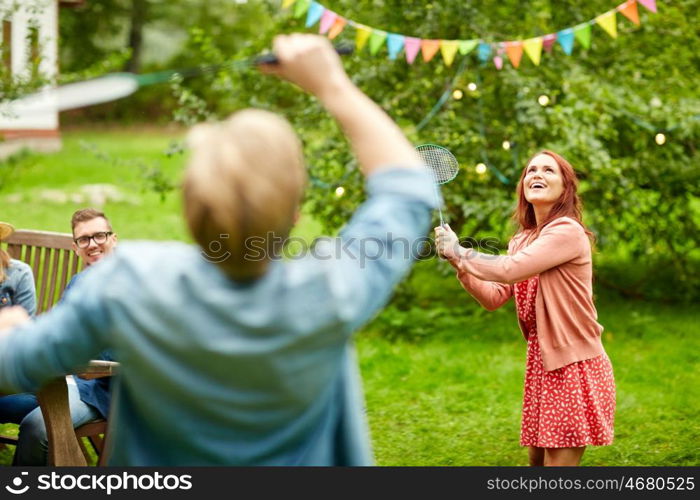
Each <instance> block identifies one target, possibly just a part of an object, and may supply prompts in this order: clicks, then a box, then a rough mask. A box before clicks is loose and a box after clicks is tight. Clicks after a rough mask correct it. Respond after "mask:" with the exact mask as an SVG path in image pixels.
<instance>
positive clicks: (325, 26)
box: [318, 9, 338, 35]
mask: <svg viewBox="0 0 700 500" xmlns="http://www.w3.org/2000/svg"><path fill="white" fill-rule="evenodd" d="M336 19H338V14H336V13H335V12H333V11H332V10H328V9H326V11H325V12H324V13H323V15H322V16H321V25H320V27H319V29H318V32H319V33H321V34H322V35H325V34H326V33H327V32H328V30H330V29H331V27H332V26H333V24H334V23H335V20H336Z"/></svg>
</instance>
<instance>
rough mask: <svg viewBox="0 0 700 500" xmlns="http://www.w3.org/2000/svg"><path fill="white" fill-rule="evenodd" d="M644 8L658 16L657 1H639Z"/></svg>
mask: <svg viewBox="0 0 700 500" xmlns="http://www.w3.org/2000/svg"><path fill="white" fill-rule="evenodd" d="M637 1H638V2H639V3H641V4H642V5H643V6H644V7H646V8H647V9H649V10H650V11H652V12H653V13H655V14H656V0H637Z"/></svg>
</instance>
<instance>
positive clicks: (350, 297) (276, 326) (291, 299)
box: [0, 169, 435, 466]
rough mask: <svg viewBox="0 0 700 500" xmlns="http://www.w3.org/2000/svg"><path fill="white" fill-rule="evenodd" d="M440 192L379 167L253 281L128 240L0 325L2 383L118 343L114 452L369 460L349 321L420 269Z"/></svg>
mask: <svg viewBox="0 0 700 500" xmlns="http://www.w3.org/2000/svg"><path fill="white" fill-rule="evenodd" d="M434 204H435V195H434V191H433V185H432V180H431V177H430V176H429V175H428V174H427V173H426V172H424V171H422V170H418V169H410V170H409V169H391V170H384V171H381V172H378V173H376V174H374V175H373V176H371V178H370V179H369V180H368V199H367V201H366V202H365V203H363V205H362V206H361V207H360V208H359V209H358V211H357V212H356V213H355V215H354V216H353V217H352V219H351V221H350V222H349V223H348V225H347V226H346V227H345V228H344V229H343V230H342V232H341V234H340V236H339V238H338V239H337V240H336V241H330V240H329V241H327V242H326V243H325V244H324V245H322V247H323V248H320V249H318V251H317V252H314V254H312V255H307V256H306V257H304V258H300V259H294V260H291V261H273V262H272V263H271V265H270V267H269V268H268V270H267V272H266V273H265V275H263V276H262V277H261V278H259V279H258V280H256V281H254V282H252V283H238V282H235V281H233V280H231V279H230V278H228V277H227V276H226V275H225V274H224V273H223V272H222V271H221V269H220V268H219V267H218V266H217V265H215V264H212V263H211V262H209V261H207V260H206V259H204V258H203V256H202V254H201V250H200V249H199V248H197V247H194V246H190V245H185V244H181V243H147V242H144V243H133V244H121V245H120V246H119V248H118V249H117V250H116V251H115V252H114V254H113V255H111V256H110V257H108V258H105V259H104V260H102V261H101V262H99V263H97V264H95V266H94V268H93V269H91V271H90V272H89V273H86V275H85V276H84V277H83V278H82V279H81V281H80V283H78V284H77V285H76V286H75V287H74V289H72V290H71V293H69V294H68V295H67V296H66V298H65V300H64V301H63V302H62V303H61V304H60V305H58V306H57V307H55V308H54V309H53V310H52V311H51V312H49V313H48V314H45V315H43V316H41V317H40V318H39V319H37V320H36V321H35V322H34V323H33V324H28V325H23V326H21V327H19V328H17V329H16V330H15V331H13V332H12V333H10V334H9V335H7V336H5V337H4V338H2V339H0V390H2V389H6V388H10V389H11V390H13V391H16V390H20V391H27V390H34V389H36V388H37V387H38V386H39V384H41V382H42V381H45V380H47V379H48V378H50V377H55V376H58V375H60V374H63V373H70V372H71V370H72V369H74V368H75V367H76V366H78V365H80V364H81V363H84V362H85V361H87V360H89V359H90V358H92V357H93V356H95V355H96V354H97V353H99V352H100V351H101V350H103V349H105V348H107V347H110V348H112V349H113V350H114V354H115V356H116V357H117V358H118V359H119V361H120V363H121V364H122V367H123V371H122V374H121V375H119V376H118V377H116V380H114V381H113V384H112V385H113V387H112V405H113V408H112V413H111V415H110V418H111V423H110V433H111V439H110V440H111V442H112V444H113V449H112V452H111V458H110V464H111V465H163V466H167V465H370V464H371V463H372V454H371V449H370V442H369V433H368V430H367V424H366V421H365V415H364V410H363V398H362V391H361V384H360V377H359V373H358V366H357V363H356V360H355V359H354V352H353V349H352V347H351V343H350V339H351V333H352V332H353V331H354V330H356V329H357V328H358V327H359V326H361V325H362V324H363V323H365V322H366V321H367V320H369V319H370V318H371V317H372V316H373V315H374V314H375V313H376V312H377V311H378V310H379V309H380V308H382V307H383V306H384V305H385V304H386V302H387V300H388V299H389V297H390V295H391V292H392V290H393V288H394V286H395V285H396V284H397V283H398V282H399V281H400V279H401V278H402V277H403V276H404V275H405V273H406V272H407V271H408V269H409V267H410V265H411V262H412V259H411V258H410V257H409V256H408V255H406V249H407V248H408V247H410V246H411V245H416V241H417V240H420V239H422V238H424V237H425V233H426V231H427V229H428V226H429V222H430V212H431V208H433V206H434ZM338 250H339V253H337V254H335V255H333V252H337V251H338Z"/></svg>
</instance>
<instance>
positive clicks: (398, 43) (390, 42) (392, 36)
mask: <svg viewBox="0 0 700 500" xmlns="http://www.w3.org/2000/svg"><path fill="white" fill-rule="evenodd" d="M403 42H404V37H403V35H397V34H396V33H389V35H387V37H386V48H387V49H388V50H389V59H396V57H397V56H398V55H399V52H401V49H402V48H403Z"/></svg>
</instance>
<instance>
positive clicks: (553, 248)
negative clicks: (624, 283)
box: [458, 217, 590, 284]
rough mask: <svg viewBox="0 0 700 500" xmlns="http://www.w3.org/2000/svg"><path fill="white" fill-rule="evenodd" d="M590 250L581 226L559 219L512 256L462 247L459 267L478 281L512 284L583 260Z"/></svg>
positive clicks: (570, 220) (571, 221)
mask: <svg viewBox="0 0 700 500" xmlns="http://www.w3.org/2000/svg"><path fill="white" fill-rule="evenodd" d="M589 248H590V243H589V241H588V237H587V236H586V233H585V232H584V230H583V228H582V227H581V225H580V224H579V223H578V222H576V221H575V220H573V219H570V218H568V217H562V218H559V219H556V220H554V221H553V222H551V223H550V224H548V225H547V226H545V227H544V228H543V229H542V231H541V232H540V235H539V236H538V237H537V239H536V240H535V241H533V242H532V243H531V244H530V245H528V246H526V247H525V248H523V249H522V250H520V251H518V252H515V253H513V254H512V255H488V254H484V253H479V252H477V251H475V250H473V249H467V248H461V249H460V250H459V262H458V266H459V269H462V270H464V271H465V272H467V273H469V274H472V275H474V276H475V277H477V278H479V279H481V280H486V281H497V282H501V283H511V284H512V283H517V282H519V281H523V280H525V279H527V278H530V277H531V276H535V275H537V274H540V273H541V272H544V271H547V270H548V269H552V268H553V267H557V266H559V265H561V264H564V263H565V262H569V261H572V260H574V259H576V258H586V256H587V255H588V252H587V249H589Z"/></svg>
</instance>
